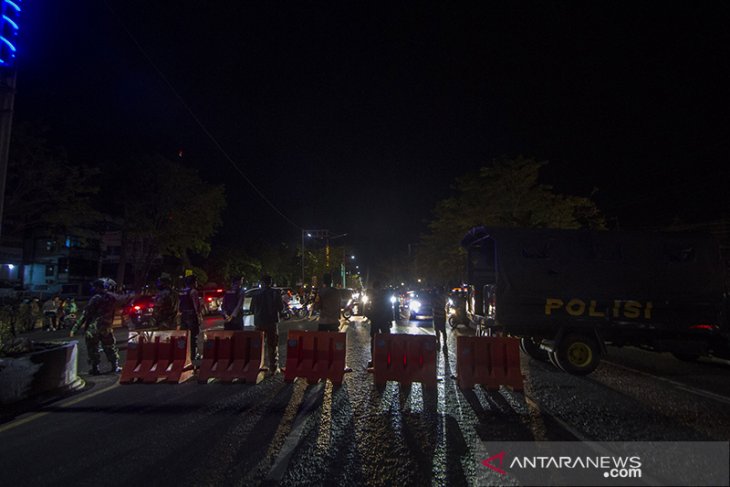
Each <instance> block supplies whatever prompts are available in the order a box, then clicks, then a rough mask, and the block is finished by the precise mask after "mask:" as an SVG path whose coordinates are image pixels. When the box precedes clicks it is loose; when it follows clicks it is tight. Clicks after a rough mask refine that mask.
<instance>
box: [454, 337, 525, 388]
mask: <svg viewBox="0 0 730 487" xmlns="http://www.w3.org/2000/svg"><path fill="white" fill-rule="evenodd" d="M456 370H457V383H458V385H459V387H461V388H462V389H471V388H473V387H474V386H475V385H477V384H481V385H482V386H484V387H486V388H487V390H497V389H499V386H501V385H503V386H508V387H511V388H512V389H513V390H515V391H522V390H523V389H524V385H523V377H522V372H521V369H520V341H519V339H517V338H502V337H469V336H460V337H457V338H456Z"/></svg>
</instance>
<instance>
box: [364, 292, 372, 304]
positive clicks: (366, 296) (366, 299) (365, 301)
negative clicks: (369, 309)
mask: <svg viewBox="0 0 730 487" xmlns="http://www.w3.org/2000/svg"><path fill="white" fill-rule="evenodd" d="M368 301H370V299H368V295H367V294H363V295H362V304H368Z"/></svg>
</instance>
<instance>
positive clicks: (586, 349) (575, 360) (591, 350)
mask: <svg viewBox="0 0 730 487" xmlns="http://www.w3.org/2000/svg"><path fill="white" fill-rule="evenodd" d="M554 355H555V360H556V361H557V363H558V365H559V366H560V368H561V369H563V370H564V371H566V372H568V373H569V374H573V375H588V374H590V373H591V372H593V371H594V370H596V367H598V364H599V362H600V361H601V348H600V347H599V346H598V342H597V341H596V339H595V338H593V337H591V336H588V335H582V334H570V335H568V336H566V337H564V338H563V339H562V340H561V341H560V343H558V344H557V348H556V350H555V354H554Z"/></svg>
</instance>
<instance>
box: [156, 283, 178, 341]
mask: <svg viewBox="0 0 730 487" xmlns="http://www.w3.org/2000/svg"><path fill="white" fill-rule="evenodd" d="M171 284H172V281H171V280H170V278H169V277H167V276H162V277H160V278H159V279H157V290H158V292H157V296H156V297H155V308H154V311H153V312H152V318H153V320H154V323H155V326H156V327H157V328H159V329H160V330H175V329H177V311H178V300H177V294H175V293H174V292H172V288H171Z"/></svg>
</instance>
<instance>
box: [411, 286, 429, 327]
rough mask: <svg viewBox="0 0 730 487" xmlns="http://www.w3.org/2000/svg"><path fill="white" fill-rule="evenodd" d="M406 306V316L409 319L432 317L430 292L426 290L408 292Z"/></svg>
mask: <svg viewBox="0 0 730 487" xmlns="http://www.w3.org/2000/svg"><path fill="white" fill-rule="evenodd" d="M408 296H409V299H408V304H407V305H406V306H407V311H408V316H409V318H410V319H411V320H418V319H424V318H425V319H428V318H433V310H432V309H431V293H430V292H429V291H428V290H422V291H413V292H409V293H408Z"/></svg>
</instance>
